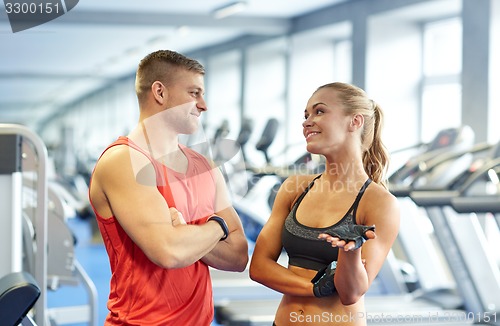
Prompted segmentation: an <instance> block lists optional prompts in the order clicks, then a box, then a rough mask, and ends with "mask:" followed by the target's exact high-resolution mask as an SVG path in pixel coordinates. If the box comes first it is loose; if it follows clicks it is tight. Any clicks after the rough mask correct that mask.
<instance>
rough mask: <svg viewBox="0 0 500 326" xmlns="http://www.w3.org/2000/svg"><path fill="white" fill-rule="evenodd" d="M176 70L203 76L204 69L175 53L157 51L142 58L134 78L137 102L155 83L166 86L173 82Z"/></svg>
mask: <svg viewBox="0 0 500 326" xmlns="http://www.w3.org/2000/svg"><path fill="white" fill-rule="evenodd" d="M178 69H185V70H188V71H192V72H196V73H199V74H201V75H204V74H205V68H204V67H203V65H202V64H201V63H199V62H198V61H196V60H194V59H191V58H188V57H186V56H185V55H182V54H180V53H177V52H175V51H170V50H159V51H155V52H153V53H150V54H148V55H147V56H146V57H144V59H142V60H141V62H140V63H139V67H138V68H137V73H136V78H135V91H136V93H137V97H138V99H139V102H140V101H141V100H142V99H143V98H144V96H145V94H147V92H148V91H149V90H150V88H151V85H152V84H153V83H154V82H155V81H161V82H162V83H163V84H164V85H165V86H168V84H169V83H170V82H172V81H173V80H174V77H175V72H176V70H178Z"/></svg>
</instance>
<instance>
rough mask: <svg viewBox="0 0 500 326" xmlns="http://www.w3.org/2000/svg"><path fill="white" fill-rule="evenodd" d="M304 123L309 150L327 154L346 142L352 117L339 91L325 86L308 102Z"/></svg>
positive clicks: (314, 152)
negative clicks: (338, 96)
mask: <svg viewBox="0 0 500 326" xmlns="http://www.w3.org/2000/svg"><path fill="white" fill-rule="evenodd" d="M304 118H305V121H304V122H303V123H302V127H303V134H304V137H305V138H306V142H307V151H308V152H310V153H313V154H323V155H326V154H328V153H330V152H332V151H336V150H338V149H339V148H340V147H342V145H344V144H345V140H346V136H347V133H348V128H349V124H350V122H351V117H350V116H348V115H346V114H345V111H344V108H343V105H342V103H341V102H340V101H339V100H338V98H337V91H336V90H333V89H331V88H323V89H320V90H318V91H317V92H315V93H314V94H313V95H312V96H311V98H310V99H309V101H308V102H307V106H306V109H305V111H304Z"/></svg>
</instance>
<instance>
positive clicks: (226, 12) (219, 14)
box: [212, 1, 247, 19]
mask: <svg viewBox="0 0 500 326" xmlns="http://www.w3.org/2000/svg"><path fill="white" fill-rule="evenodd" d="M246 6H247V2H246V1H234V2H231V3H228V4H226V5H224V6H222V7H219V8H216V9H214V10H213V11H212V16H213V17H214V18H216V19H222V18H225V17H228V16H231V15H234V14H236V13H238V12H241V11H243V9H245V7H246Z"/></svg>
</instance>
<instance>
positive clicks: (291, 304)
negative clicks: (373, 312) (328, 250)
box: [275, 266, 366, 326]
mask: <svg viewBox="0 0 500 326" xmlns="http://www.w3.org/2000/svg"><path fill="white" fill-rule="evenodd" d="M288 269H289V270H291V271H292V272H294V273H295V274H297V275H299V276H303V277H306V278H309V279H312V278H313V277H314V275H316V271H313V270H309V269H304V268H300V267H296V266H289V267H288ZM275 323H276V325H277V326H287V325H293V326H299V325H309V326H310V325H332V324H334V325H349V326H366V314H365V306H364V298H361V299H360V300H359V301H358V302H357V303H355V304H352V305H349V306H344V305H343V304H342V302H340V299H339V297H338V296H332V297H326V298H315V297H312V296H311V297H299V296H290V295H284V296H283V298H282V300H281V302H280V305H279V307H278V310H277V312H276V318H275Z"/></svg>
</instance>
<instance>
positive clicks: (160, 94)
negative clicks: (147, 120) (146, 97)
mask: <svg viewBox="0 0 500 326" xmlns="http://www.w3.org/2000/svg"><path fill="white" fill-rule="evenodd" d="M151 92H152V93H153V97H154V99H155V100H156V102H157V103H158V104H160V105H162V104H163V103H164V102H165V97H166V94H167V89H166V88H165V86H164V85H163V84H162V83H161V82H159V81H155V82H154V83H153V84H152V85H151Z"/></svg>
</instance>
